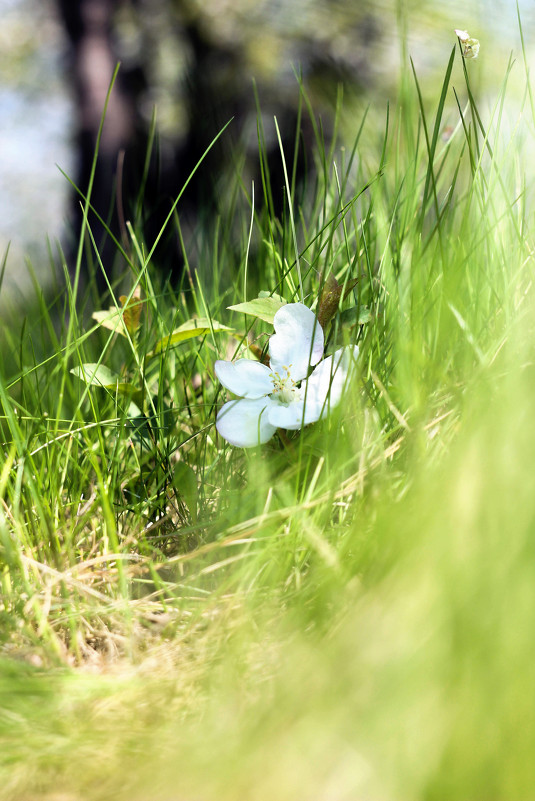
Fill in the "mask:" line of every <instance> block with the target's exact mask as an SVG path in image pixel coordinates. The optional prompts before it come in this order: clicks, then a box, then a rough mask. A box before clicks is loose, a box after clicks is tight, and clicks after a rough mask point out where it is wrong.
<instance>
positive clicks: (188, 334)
mask: <svg viewBox="0 0 535 801" xmlns="http://www.w3.org/2000/svg"><path fill="white" fill-rule="evenodd" d="M233 330H234V329H233V328H229V327H228V326H226V325H222V323H218V322H217V320H209V319H208V317H198V318H196V319H194V320H187V321H186V322H185V323H182V325H180V326H179V327H178V328H175V330H174V331H173V332H172V333H171V334H168V336H165V337H163V339H160V340H158V342H157V343H156V344H155V346H154V349H153V351H152V354H151V355H152V356H156V355H157V354H158V353H161V352H162V351H163V350H167V348H172V347H174V346H175V345H179V344H180V343H181V342H185V341H186V340H187V339H193V337H200V336H205V335H206V334H210V333H212V332H213V333H214V334H223V333H225V332H226V333H230V332H232V331H233Z"/></svg>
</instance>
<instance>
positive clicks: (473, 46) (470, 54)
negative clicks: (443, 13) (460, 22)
mask: <svg viewBox="0 0 535 801" xmlns="http://www.w3.org/2000/svg"><path fill="white" fill-rule="evenodd" d="M454 33H455V35H456V36H457V38H458V39H459V41H460V42H461V44H462V46H463V56H464V58H477V57H478V55H479V40H478V39H473V38H472V37H471V36H470V34H469V33H468V31H461V30H459V29H458V28H455V31H454Z"/></svg>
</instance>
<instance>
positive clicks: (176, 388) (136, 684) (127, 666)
mask: <svg viewBox="0 0 535 801" xmlns="http://www.w3.org/2000/svg"><path fill="white" fill-rule="evenodd" d="M472 67H473V65H472V64H470V63H468V64H467V63H465V62H463V61H462V60H461V58H460V56H459V53H458V51H457V50H456V49H454V50H453V51H452V53H451V56H450V58H449V61H448V63H447V68H446V71H445V76H444V80H443V84H442V86H440V87H437V93H436V97H435V98H434V101H433V103H432V104H431V105H429V104H428V102H427V101H426V100H425V99H424V98H423V94H422V92H421V90H420V87H419V83H418V76H417V74H416V72H414V74H413V76H412V77H413V80H412V83H409V82H408V80H404V81H402V83H401V89H400V97H399V98H398V102H396V103H392V104H391V106H390V108H389V109H385V111H384V115H383V116H382V122H381V127H380V126H379V124H378V116H379V115H378V114H377V112H376V110H371V111H369V112H364V111H363V113H362V124H361V125H357V126H356V130H357V133H356V135H355V138H354V142H353V146H352V147H351V148H349V147H348V148H344V147H342V146H341V144H342V143H337V142H335V143H333V145H332V147H331V148H330V149H329V151H327V150H326V148H325V146H324V144H323V141H322V134H321V127H320V126H319V125H316V128H315V130H316V135H317V150H316V170H315V173H314V177H309V179H308V183H307V185H306V186H304V187H298V186H297V183H296V180H295V170H294V163H293V161H292V158H293V157H294V156H293V155H292V154H294V153H296V152H297V146H296V145H295V144H294V143H285V142H282V141H281V142H280V145H281V159H283V162H284V168H285V169H284V172H285V176H286V186H285V187H284V191H285V197H286V211H285V212H284V215H283V216H282V218H280V219H277V218H275V216H274V212H273V209H274V205H273V203H272V200H271V197H270V192H271V191H272V189H270V185H269V176H268V175H267V174H265V173H264V175H265V180H264V182H263V186H262V187H261V188H259V187H255V190H254V191H255V192H256V193H257V197H258V193H259V192H260V191H261V192H262V193H263V195H264V197H263V202H262V203H260V204H259V203H256V204H253V202H252V193H251V192H250V191H249V188H248V187H245V188H244V187H242V188H241V189H237V191H236V192H233V193H231V194H230V202H228V203H226V204H225V203H223V204H222V206H221V212H220V216H219V217H218V218H217V219H215V220H213V221H212V227H211V232H212V233H211V238H210V239H209V240H208V239H207V236H206V235H205V237H204V238H203V241H202V245H201V246H199V247H197V248H192V250H191V251H190V250H188V248H189V247H190V248H191V247H192V246H191V244H190V245H188V242H187V241H186V239H185V238H184V237H183V236H182V231H181V229H180V202H179V203H178V204H177V206H176V210H175V212H174V213H173V214H172V215H171V216H170V217H169V220H168V222H167V225H168V226H175V228H176V233H177V235H178V237H179V238H180V239H181V241H182V242H183V247H184V260H185V263H186V268H185V271H184V276H183V281H182V284H181V286H179V287H178V288H175V289H171V288H170V287H169V286H168V285H166V284H165V283H164V282H163V281H161V280H160V279H159V277H158V273H157V269H156V266H157V265H155V264H154V263H153V252H152V251H153V244H154V243H151V242H145V241H144V237H143V230H142V229H141V228H140V227H139V226H136V225H135V224H134V225H132V226H131V227H130V229H129V237H130V238H129V245H128V248H127V249H125V250H124V251H123V258H124V259H125V262H126V264H127V269H126V273H125V275H124V276H123V277H122V281H121V284H120V286H121V287H122V289H119V288H118V287H115V286H114V285H111V286H110V292H111V295H110V296H111V299H112V300H111V308H110V310H109V311H108V310H106V309H96V308H89V309H87V308H86V309H85V311H84V309H83V300H82V298H81V297H78V296H77V295H76V294H75V293H72V294H71V295H69V296H68V299H67V301H66V303H65V306H64V309H63V311H62V315H61V316H60V318H59V322H58V320H57V319H56V311H57V307H58V301H57V300H56V301H51V302H49V301H48V300H47V299H45V298H44V297H43V296H42V295H39V297H38V303H39V306H38V314H37V313H36V314H35V315H32V318H31V319H29V320H28V321H27V322H26V323H25V325H24V326H23V327H22V329H15V328H13V329H9V328H6V329H5V331H4V332H3V335H4V337H5V340H4V342H5V346H4V347H3V348H2V352H1V353H0V358H1V359H2V360H3V362H2V364H1V367H0V370H1V373H0V375H1V380H0V403H1V407H2V430H3V445H2V449H3V454H4V460H3V465H2V469H1V472H0V499H1V506H0V566H1V574H0V576H1V582H2V600H1V605H0V621H1V629H0V631H1V634H0V637H1V647H2V651H1V653H2V657H1V658H2V662H1V663H0V665H1V674H0V675H1V679H0V696H1V699H2V703H1V711H0V742H1V745H2V748H1V749H0V753H1V754H2V757H1V759H0V777H1V782H0V786H2V787H3V790H2V792H1V793H0V796H1V797H2V798H5V799H12V800H13V801H14V799H29V798H33V797H35V798H44V797H47V798H52V797H53V796H52V792H53V791H57V790H58V789H60V790H61V791H62V792H65V793H67V794H70V795H68V797H69V798H71V797H72V798H73V799H78V798H80V799H81V798H84V799H88V798H94V799H99V798H101V799H104V798H111V797H113V798H125V799H127V798H128V799H134V798H139V799H147V798H150V799H158V798H162V799H166V798H167V799H170V798H173V799H185V798H188V797H192V798H193V797H196V798H203V799H218V800H219V801H221V799H245V798H247V799H268V798H269V799H273V798H276V799H281V801H284V799H297V798H299V799H303V798H311V799H327V798H329V799H336V801H343V800H344V799H348V800H349V799H356V798H399V799H403V800H404V801H406V799H411V798H414V799H424V798H425V799H432V798H448V799H457V798H458V799H474V798H485V799H487V798H493V799H512V798H515V799H527V798H530V797H531V796H532V795H533V786H535V782H534V779H535V777H534V776H533V767H532V760H531V758H530V754H531V753H532V752H533V748H534V745H535V731H534V723H533V722H534V720H535V715H534V711H535V710H534V709H533V694H532V692H531V688H532V685H533V678H534V677H533V664H535V660H534V659H533V638H532V635H531V632H532V631H533V627H534V622H535V621H534V616H535V613H534V611H533V610H534V608H535V607H534V605H533V586H534V579H535V567H534V566H533V565H534V561H533V553H532V551H533V547H532V540H533V520H534V519H535V516H534V513H535V500H534V499H535V494H534V492H533V486H532V485H533V479H532V472H533V471H532V469H531V461H532V453H533V444H534V443H533V440H534V438H535V427H534V425H533V422H532V414H531V406H532V402H531V398H532V397H533V388H534V387H533V383H534V372H533V323H532V320H533V298H532V290H531V283H532V271H533V263H532V237H533V212H532V209H531V208H530V206H529V203H528V200H527V197H526V184H527V178H526V175H525V172H524V162H523V150H522V147H523V145H522V139H523V138H524V137H526V136H528V137H529V136H530V132H529V124H528V125H527V126H525V127H526V130H524V121H523V119H522V117H519V120H518V125H517V127H516V128H513V134H512V135H509V134H507V135H506V134H504V124H503V118H504V112H503V108H504V103H505V98H506V91H507V79H508V78H509V75H510V74H512V70H513V69H515V70H516V71H517V73H518V72H520V68H519V67H518V66H516V67H514V68H513V67H512V66H510V68H509V69H508V73H507V76H506V78H505V80H504V83H503V86H502V87H501V88H500V90H499V91H498V92H497V99H496V102H495V105H494V107H493V108H490V109H487V108H486V107H485V108H479V107H478V101H477V98H476V97H475V96H474V93H473V92H472V90H471V88H470V70H471V68H472ZM407 69H408V67H407ZM406 77H407V76H406ZM516 80H519V78H518V75H517V78H516ZM454 87H455V88H454ZM529 97H530V94H529V93H528V92H526V93H525V100H524V102H523V105H522V108H521V112H522V113H524V112H526V110H527V112H528V115H529ZM302 102H303V114H305V113H307V106H308V99H307V97H306V94H305V92H304V90H303V94H302ZM308 111H309V112H310V111H311V110H310V109H308ZM312 121H313V122H314V124H316V121H315V120H314V117H313V115H312ZM531 122H535V120H533V121H531ZM341 128H342V129H343V130H346V128H347V124H344V125H341ZM259 134H260V135H259V141H260V143H261V144H260V159H261V162H262V164H263V167H264V170H265V169H266V164H267V160H266V159H265V154H264V153H263V150H262V142H263V136H262V131H259ZM223 135H224V134H223ZM508 137H509V138H508ZM199 169H201V170H202V164H201V165H199ZM237 180H238V179H237ZM237 187H239V183H237ZM86 200H87V204H88V206H87V207H88V208H89V204H90V197H88V198H87V199H86ZM87 219H88V220H89V219H90V218H89V217H88V218H87ZM85 233H86V239H87V243H88V246H89V247H92V246H93V248H94V245H95V243H94V242H92V237H91V228H90V224H88V226H87V230H86V232H85ZM207 241H208V242H209V244H207ZM118 247H121V246H120V245H119V244H118ZM81 253H82V250H80V254H81ZM93 259H94V261H95V264H96V265H97V267H98V266H99V264H98V263H99V254H98V248H96V249H95V248H94V251H93ZM79 264H81V256H80V261H79ZM100 266H102V265H100ZM329 275H332V276H334V277H335V278H336V279H337V281H338V282H339V284H340V285H345V288H346V289H349V292H348V294H347V296H346V297H345V299H344V300H342V301H341V303H340V306H339V307H338V308H337V309H336V313H335V314H334V316H333V318H332V321H331V322H330V323H329V326H328V328H327V329H326V340H327V350H328V351H329V352H332V351H333V350H335V349H336V348H337V347H339V346H341V345H343V344H348V343H355V344H358V345H359V348H360V355H359V362H358V364H359V370H358V378H357V379H356V380H355V382H354V383H353V384H352V385H351V387H350V388H349V389H348V391H347V392H346V396H345V398H344V402H343V403H342V404H341V406H340V408H338V409H336V410H335V411H334V412H333V413H332V414H331V416H330V417H329V418H328V419H327V420H326V421H324V422H321V423H318V424H315V425H314V426H310V427H307V428H305V429H303V430H302V431H300V432H295V433H291V432H290V433H284V432H283V433H281V435H280V436H278V435H277V436H276V437H275V438H274V439H273V440H272V441H271V442H270V443H268V444H267V445H266V446H263V447H262V448H257V449H252V450H248V451H243V450H240V449H235V448H232V447H231V446H229V445H227V444H225V442H224V441H223V440H222V439H221V437H220V436H219V435H218V434H217V432H216V430H215V426H214V422H215V417H216V412H217V409H218V408H219V407H220V405H221V403H222V402H223V401H224V399H225V396H224V392H223V390H222V388H221V387H220V386H219V384H218V382H217V380H216V378H215V376H214V372H213V364H214V361H215V359H217V358H232V357H234V356H236V355H237V354H244V353H246V352H248V353H249V355H251V356H253V357H254V356H258V355H259V354H260V353H261V352H262V350H263V349H264V348H265V345H266V341H267V336H268V335H269V333H270V332H271V331H272V326H271V325H270V324H269V323H268V322H265V321H263V320H262V319H258V318H255V317H254V316H251V315H250V314H243V313H239V312H232V311H230V310H229V309H228V307H229V306H232V305H236V304H239V303H243V302H244V301H248V300H251V299H252V298H254V297H255V296H256V295H257V294H258V292H264V293H269V294H270V295H271V296H273V295H277V296H280V297H282V298H283V299H284V300H286V301H288V302H291V301H296V300H300V299H301V298H303V299H304V301H305V303H306V304H307V305H308V306H310V307H312V308H313V309H315V310H317V309H318V308H319V307H320V306H321V303H322V302H323V301H322V300H321V298H322V296H323V298H325V293H326V292H327V291H328V290H329V287H331V288H332V283H329V281H331V282H332V279H329ZM121 292H124V297H123V298H122V300H121V299H120V298H119V294H120V293H121ZM106 305H107V304H106ZM94 313H96V314H94ZM92 314H94V316H91V315H92ZM192 320H197V322H196V323H192V322H191V321H192ZM188 326H189V329H191V326H196V329H195V331H194V332H193V334H194V335H192V336H190V334H191V333H192V332H191V330H189V333H184V332H185V331H186V332H187V331H188ZM229 329H231V330H229ZM43 343H45V344H44V345H43ZM7 354H9V357H8V355H7Z"/></svg>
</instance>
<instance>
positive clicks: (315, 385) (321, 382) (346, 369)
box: [301, 345, 359, 420]
mask: <svg viewBox="0 0 535 801" xmlns="http://www.w3.org/2000/svg"><path fill="white" fill-rule="evenodd" d="M358 353H359V349H358V347H357V346H356V345H352V346H350V347H347V348H340V349H339V350H337V351H336V353H334V354H333V356H329V357H328V358H327V359H324V360H323V361H322V362H321V363H320V364H318V366H317V367H316V368H315V370H314V372H313V373H312V375H311V376H310V378H308V379H307V381H306V382H303V384H302V385H301V394H302V396H303V397H304V398H305V400H306V405H307V413H308V407H309V404H310V413H311V414H314V413H315V410H319V413H318V417H317V418H316V419H318V420H319V418H320V417H323V416H324V414H325V413H326V412H327V411H328V409H329V408H333V407H334V406H337V405H338V403H340V400H341V398H342V395H343V392H344V389H345V388H346V386H347V384H348V383H349V381H351V379H352V378H353V375H354V373H355V369H356V359H357V356H358Z"/></svg>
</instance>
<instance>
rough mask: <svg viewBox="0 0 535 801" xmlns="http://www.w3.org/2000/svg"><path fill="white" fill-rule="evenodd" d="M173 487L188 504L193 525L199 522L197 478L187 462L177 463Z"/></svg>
mask: <svg viewBox="0 0 535 801" xmlns="http://www.w3.org/2000/svg"><path fill="white" fill-rule="evenodd" d="M173 487H174V488H175V489H176V490H177V492H178V493H179V495H180V497H181V499H182V501H183V502H184V503H185V504H186V506H187V507H188V509H189V513H190V515H191V519H192V521H193V523H196V522H197V495H198V493H197V476H196V475H195V473H194V472H193V470H192V469H191V467H189V466H188V465H187V464H185V462H177V463H176V465H175V469H174V472H173Z"/></svg>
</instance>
